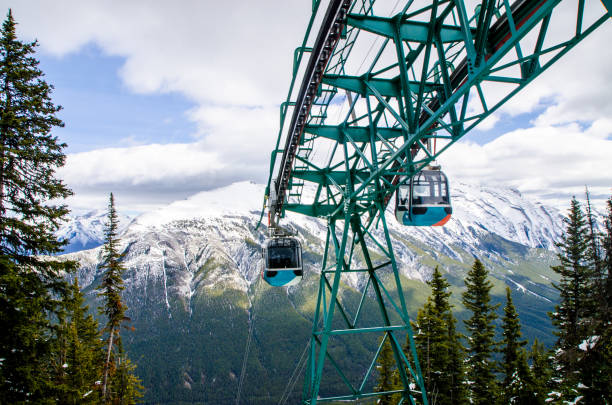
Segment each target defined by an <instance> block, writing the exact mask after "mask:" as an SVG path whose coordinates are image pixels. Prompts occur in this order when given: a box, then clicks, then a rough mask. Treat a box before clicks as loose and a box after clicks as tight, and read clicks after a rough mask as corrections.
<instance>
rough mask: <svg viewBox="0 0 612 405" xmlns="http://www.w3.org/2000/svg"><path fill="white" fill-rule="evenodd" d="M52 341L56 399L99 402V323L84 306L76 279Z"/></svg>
mask: <svg viewBox="0 0 612 405" xmlns="http://www.w3.org/2000/svg"><path fill="white" fill-rule="evenodd" d="M65 302H66V313H65V314H62V316H61V318H60V321H59V324H58V327H57V337H56V339H55V347H54V350H53V352H54V355H55V359H54V360H55V361H54V363H53V369H54V374H55V378H54V380H55V381H54V382H55V385H56V387H57V389H58V391H59V393H58V394H57V398H58V400H59V402H61V403H64V404H82V403H91V404H96V403H99V402H100V399H101V397H100V386H99V383H100V380H101V377H102V364H103V361H104V356H103V343H102V341H101V340H100V337H101V335H100V332H99V331H98V322H97V321H96V320H95V319H94V318H93V316H92V315H91V314H88V311H89V309H88V307H87V306H86V305H84V299H83V294H82V293H81V291H80V290H79V285H78V281H77V280H76V279H75V281H74V283H73V284H72V286H71V289H70V295H69V296H68V297H67V299H66V301H65Z"/></svg>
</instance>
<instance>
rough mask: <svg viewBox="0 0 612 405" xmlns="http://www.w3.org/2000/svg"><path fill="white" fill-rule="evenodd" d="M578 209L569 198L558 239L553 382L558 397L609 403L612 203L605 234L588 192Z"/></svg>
mask: <svg viewBox="0 0 612 405" xmlns="http://www.w3.org/2000/svg"><path fill="white" fill-rule="evenodd" d="M586 197H587V211H586V216H585V215H584V214H583V212H582V209H581V207H580V204H579V203H578V201H577V200H576V199H575V198H574V199H573V200H572V202H571V207H570V211H569V215H568V217H567V218H566V219H565V224H566V229H565V234H564V235H563V240H562V242H561V243H560V244H559V248H560V253H559V255H558V258H559V261H560V264H559V265H558V266H554V267H552V269H553V270H554V271H555V272H557V273H559V275H560V276H561V277H560V281H559V283H558V284H557V285H555V287H556V288H557V289H558V290H559V293H560V301H561V302H560V303H559V305H557V306H556V307H555V312H553V313H552V314H551V318H552V321H553V325H554V326H555V327H556V328H557V330H556V331H555V334H556V336H557V337H558V339H557V342H556V345H555V356H554V361H555V365H554V368H555V375H554V378H555V381H557V382H558V383H559V389H558V391H559V392H560V396H559V398H558V399H559V400H560V401H569V402H571V401H576V400H577V398H581V400H582V401H584V402H585V403H588V404H591V403H593V404H596V403H597V404H599V403H609V402H611V401H612V399H611V390H612V388H611V387H612V378H611V377H610V376H611V374H612V373H611V372H612V367H611V366H610V364H611V363H612V343H610V342H611V339H612V332H611V330H612V322H611V321H612V316H611V313H610V307H611V305H610V304H611V300H610V297H611V292H610V266H609V257H610V255H609V252H610V237H611V235H612V232H611V226H610V223H611V219H612V203H611V202H610V201H608V208H609V211H608V213H607V216H606V218H605V219H604V233H603V235H602V234H599V233H598V232H597V231H596V227H595V219H594V217H593V213H592V211H591V205H590V201H589V196H588V192H587V195H586Z"/></svg>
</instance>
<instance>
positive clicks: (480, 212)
mask: <svg viewBox="0 0 612 405" xmlns="http://www.w3.org/2000/svg"><path fill="white" fill-rule="evenodd" d="M262 195H263V186H261V185H257V184H253V183H248V182H241V183H236V184H233V185H231V186H228V187H225V188H222V189H218V190H214V191H211V192H203V193H200V194H197V195H195V196H193V197H191V198H189V199H187V200H183V201H178V202H175V203H173V204H170V205H169V206H167V207H165V208H163V209H160V210H157V211H155V212H151V213H147V214H144V215H141V216H140V217H138V218H136V219H134V220H133V221H132V222H130V223H129V225H128V226H127V227H126V228H125V229H124V230H123V232H122V233H121V235H120V237H121V247H122V250H123V252H124V254H125V256H124V265H125V267H126V269H127V271H126V273H125V286H126V289H125V291H124V299H125V301H126V302H127V305H128V307H129V313H128V315H129V316H130V317H131V319H132V324H133V326H134V327H135V328H136V331H135V332H132V333H130V332H126V333H125V334H124V335H125V336H124V338H123V339H124V342H126V345H127V347H128V350H129V351H130V353H131V355H132V358H133V359H134V360H136V361H137V363H138V365H139V368H138V372H139V374H140V375H141V377H142V378H143V380H144V384H145V386H146V387H148V391H147V396H146V399H147V400H149V401H152V402H157V401H160V402H163V403H172V401H177V403H178V402H179V401H184V402H188V403H233V401H234V400H235V398H234V397H233V393H234V394H235V389H236V386H237V383H238V381H237V379H238V378H239V373H240V369H241V364H242V359H243V356H244V347H245V342H246V339H247V333H248V327H249V324H250V323H252V324H253V326H254V339H255V344H254V345H253V349H252V350H251V353H250V356H249V363H248V367H247V377H246V381H245V393H244V394H243V395H244V397H245V398H247V400H248V403H262V404H263V403H270V402H276V401H277V400H278V398H279V397H280V395H281V393H282V391H283V389H284V388H285V386H286V383H287V381H288V379H289V376H290V375H291V373H292V371H293V370H294V367H295V363H296V361H297V358H298V357H299V354H300V353H301V352H302V349H303V348H304V344H305V343H306V341H307V339H308V337H309V331H310V328H311V323H312V321H311V319H312V316H313V315H312V312H313V309H314V300H315V298H316V289H317V285H318V275H317V272H318V269H319V266H320V260H321V256H322V252H323V249H324V237H325V230H326V228H325V223H324V222H323V221H322V220H319V219H313V218H308V217H303V216H299V215H291V214H290V215H288V217H287V218H286V219H285V222H284V225H286V226H287V227H289V228H292V229H294V230H296V231H297V232H298V234H299V236H300V239H301V241H302V244H303V247H304V252H305V254H304V263H305V268H306V274H305V277H304V280H303V281H302V282H301V283H300V284H299V285H297V286H294V287H290V288H288V289H286V288H277V289H274V288H270V287H268V286H265V285H263V283H262V284H261V285H259V284H257V280H258V279H259V272H260V269H261V264H262V263H261V254H260V246H261V245H262V243H263V241H264V240H265V237H266V227H265V224H263V225H262V226H260V227H259V228H257V229H256V225H257V222H258V220H259V215H260V213H259V210H260V208H261V197H262ZM452 196H453V207H454V213H453V218H452V219H451V221H450V222H449V223H448V224H447V225H446V226H445V227H442V228H409V227H404V226H401V225H399V224H397V222H396V221H395V220H394V219H393V215H392V212H390V213H389V215H388V216H387V217H388V223H389V226H390V231H391V236H392V240H393V243H394V251H395V254H396V258H397V260H398V263H399V267H400V272H401V274H402V279H403V284H404V286H405V288H406V296H407V299H408V304H409V308H410V311H411V314H413V317H414V315H416V310H417V308H418V307H420V306H421V305H422V304H423V302H424V300H425V297H426V296H427V295H428V293H429V292H428V288H427V286H426V285H425V284H424V283H423V281H425V280H427V279H428V278H429V275H430V273H431V271H432V270H433V268H434V267H435V266H436V265H439V266H441V268H442V269H443V270H444V271H445V272H446V274H447V277H448V279H449V280H450V282H451V283H452V285H453V287H452V291H453V299H454V303H455V304H456V306H457V315H458V317H459V318H461V317H463V315H464V314H463V313H462V312H461V310H460V303H459V300H460V291H461V290H462V287H463V281H462V280H463V277H464V275H465V273H466V271H467V270H468V269H469V267H470V266H471V265H472V263H473V260H474V257H479V258H480V259H481V260H482V261H483V262H484V263H485V265H486V266H487V267H488V268H489V269H490V271H491V273H492V277H493V278H494V279H495V285H496V286H495V288H494V291H493V293H494V294H495V300H497V301H499V302H502V301H501V300H502V298H501V297H502V296H503V288H504V286H505V285H510V286H511V287H512V288H513V289H514V290H515V294H514V295H515V303H516V305H517V308H518V311H519V314H520V315H521V319H522V321H523V325H524V326H523V330H524V333H525V335H526V336H527V337H529V338H533V337H535V336H537V337H538V338H539V339H540V340H544V341H549V342H550V341H551V336H550V323H549V321H548V318H547V316H546V311H549V310H550V309H552V305H553V302H554V300H555V299H556V294H555V291H554V289H553V288H552V287H551V286H550V280H551V279H552V278H554V275H553V274H552V272H551V271H550V269H549V266H550V264H551V263H552V262H553V260H554V249H555V242H556V241H558V240H559V237H560V235H561V232H562V217H561V214H560V213H559V212H558V211H557V210H555V209H554V208H550V207H546V206H543V205H542V204H539V203H537V202H532V201H529V200H527V199H525V198H523V196H521V194H520V193H519V192H518V191H515V190H509V189H494V188H487V187H481V186H476V185H468V184H456V185H454V187H452ZM96 226H97V225H96V224H95V221H93V220H91V218H75V219H74V221H73V222H72V228H71V229H72V230H73V233H72V234H73V235H74V238H76V239H77V240H79V242H80V243H81V245H82V246H91V244H95V243H100V240H99V239H97V240H96V239H94V238H93V237H92V238H90V237H89V236H87V235H96V232H94V231H93V230H92V228H96ZM375 233H376V232H375ZM66 234H68V233H66ZM68 256H69V257H70V258H73V259H78V260H79V262H80V263H81V267H80V269H79V271H78V277H79V282H80V284H81V285H82V286H83V287H84V288H85V289H86V291H87V292H88V293H89V298H90V305H92V307H95V306H97V303H96V295H95V291H94V289H95V287H96V286H97V284H98V282H99V277H100V270H99V269H98V267H99V263H100V261H101V249H100V248H99V247H98V248H94V249H89V250H81V251H78V252H75V253H71V254H69V255H68ZM345 282H346V283H347V285H348V288H349V290H348V292H347V293H346V294H347V295H346V296H345V297H344V299H346V300H351V299H353V298H354V297H353V296H355V297H356V296H358V291H359V290H360V289H361V288H362V286H363V279H360V278H359V277H357V276H351V277H347V279H346V280H345ZM351 291H352V292H351ZM352 297H353V298H352ZM374 345H375V342H372V341H369V340H367V339H364V340H363V341H362V342H360V344H359V345H358V346H359V347H358V348H352V352H353V353H359V352H360V350H365V351H372V350H375V349H374ZM335 350H342V348H340V347H337V348H335ZM358 363H359V362H358ZM359 364H360V363H359ZM362 367H367V365H363V366H362ZM360 372H362V371H361V370H360V368H359V367H356V369H355V376H358V375H359V373H360ZM256 382H257V383H256ZM338 383H339V382H338V381H336V380H334V379H333V378H332V379H330V380H329V381H328V382H327V383H326V384H324V386H323V388H322V389H323V390H326V389H332V387H333V386H334V384H338ZM298 385H299V384H298ZM298 390H299V387H298V389H297V390H296V394H295V395H297V391H298ZM274 398H276V401H273V399H274ZM296 398H297V396H296Z"/></svg>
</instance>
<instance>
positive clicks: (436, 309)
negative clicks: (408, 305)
mask: <svg viewBox="0 0 612 405" xmlns="http://www.w3.org/2000/svg"><path fill="white" fill-rule="evenodd" d="M428 284H429V285H430V286H431V288H432V292H431V296H430V297H428V299H427V302H426V303H425V304H424V306H423V308H422V309H420V310H419V312H418V314H417V320H416V323H415V325H414V329H415V330H416V331H417V334H416V336H415V343H416V346H417V352H418V356H419V359H420V362H421V369H422V372H423V378H424V379H425V388H426V390H427V395H428V398H430V400H431V401H432V402H434V401H435V403H454V404H461V403H464V401H465V400H466V398H465V390H464V378H463V374H464V373H463V357H464V356H463V348H462V346H461V343H460V337H459V335H458V334H457V332H456V330H455V326H456V320H455V318H454V316H453V314H452V311H451V305H450V303H449V297H450V295H451V294H450V292H448V287H449V286H450V284H449V283H448V282H447V281H446V280H445V279H444V277H443V276H442V274H441V273H440V270H439V269H438V268H437V267H436V268H435V270H434V273H433V276H432V279H431V280H430V281H429V282H428Z"/></svg>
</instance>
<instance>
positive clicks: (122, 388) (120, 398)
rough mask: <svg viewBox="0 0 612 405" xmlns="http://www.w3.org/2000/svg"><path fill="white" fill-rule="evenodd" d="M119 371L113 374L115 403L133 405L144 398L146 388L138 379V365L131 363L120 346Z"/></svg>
mask: <svg viewBox="0 0 612 405" xmlns="http://www.w3.org/2000/svg"><path fill="white" fill-rule="evenodd" d="M115 358H116V360H117V369H116V371H115V373H114V374H113V378H112V383H111V387H112V388H113V391H114V393H113V398H116V400H115V401H114V403H118V404H121V405H132V404H136V403H138V401H139V399H140V398H142V396H143V394H142V392H143V390H144V387H143V386H142V384H141V380H140V378H138V377H136V374H135V370H136V365H135V364H134V363H132V362H131V360H130V359H129V358H128V356H127V354H126V353H125V352H124V351H123V347H122V345H121V344H120V345H119V349H118V350H117V355H116V357H115Z"/></svg>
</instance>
